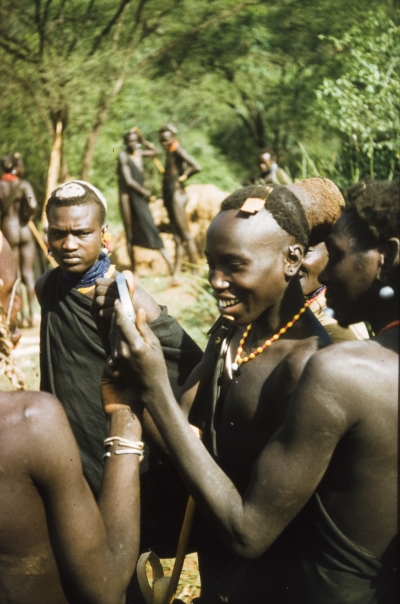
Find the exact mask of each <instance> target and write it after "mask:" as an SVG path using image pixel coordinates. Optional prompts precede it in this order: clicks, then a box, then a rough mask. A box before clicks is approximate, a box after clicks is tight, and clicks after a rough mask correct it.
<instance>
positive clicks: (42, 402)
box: [0, 391, 64, 430]
mask: <svg viewBox="0 0 400 604" xmlns="http://www.w3.org/2000/svg"><path fill="white" fill-rule="evenodd" d="M63 415H64V410H63V408H62V405H61V404H60V402H59V401H58V400H57V399H56V397H55V396H53V395H52V394H49V393H47V392H36V391H35V392H33V391H32V392H29V391H28V392H0V418H1V420H2V421H1V424H0V426H1V429H2V430H4V429H6V430H7V429H9V427H10V426H13V427H18V425H21V424H22V423H23V422H27V423H28V424H29V423H35V422H40V424H41V426H43V427H45V426H49V425H53V423H54V421H55V419H56V418H57V417H61V416H63Z"/></svg>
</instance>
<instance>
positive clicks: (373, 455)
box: [318, 334, 398, 556]
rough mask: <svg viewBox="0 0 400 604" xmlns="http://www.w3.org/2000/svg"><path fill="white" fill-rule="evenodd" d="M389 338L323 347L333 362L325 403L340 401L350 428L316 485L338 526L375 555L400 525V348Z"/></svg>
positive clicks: (379, 553) (378, 553) (384, 547)
mask: <svg viewBox="0 0 400 604" xmlns="http://www.w3.org/2000/svg"><path fill="white" fill-rule="evenodd" d="M388 338H390V335H388V336H386V334H385V336H384V335H382V336H381V337H380V338H379V339H375V340H372V341H365V342H356V341H355V342H348V343H344V344H340V345H337V346H335V347H334V348H333V349H332V350H329V351H325V357H326V361H327V362H329V363H330V367H331V371H330V382H329V385H327V392H326V403H327V404H329V402H330V400H331V399H333V398H334V399H335V400H336V401H338V402H339V405H340V406H341V407H342V408H343V411H344V412H345V413H346V414H347V415H348V421H349V422H350V423H351V428H350V429H349V430H348V432H347V433H346V435H345V436H344V437H343V438H342V440H341V441H339V443H338V445H337V447H336V449H335V451H334V453H333V456H332V459H331V463H330V464H329V467H328V470H327V472H326V474H325V476H324V478H323V480H322V482H321V484H320V486H319V488H318V492H319V494H320V496H321V500H322V502H323V504H324V506H325V508H326V510H327V512H328V513H329V515H330V516H331V518H332V520H333V521H334V522H335V524H336V525H337V526H338V528H339V529H340V530H341V531H342V532H343V533H344V534H345V535H346V536H347V537H349V538H350V539H352V540H353V541H355V542H356V543H357V544H358V545H361V546H362V547H364V548H366V549H367V550H369V551H370V552H372V553H373V554H375V555H377V556H381V555H382V554H383V552H384V551H385V549H386V547H387V546H388V545H389V543H390V541H391V539H392V538H393V537H394V535H395V534H396V530H397V529H396V518H397V465H398V450H397V449H398V446H397V445H398V443H397V439H398V351H397V350H395V349H394V348H393V346H391V347H388V343H389V342H388ZM321 394H322V395H323V393H321ZM365 527H368V530H365Z"/></svg>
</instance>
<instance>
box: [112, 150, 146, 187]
mask: <svg viewBox="0 0 400 604" xmlns="http://www.w3.org/2000/svg"><path fill="white" fill-rule="evenodd" d="M118 160H119V163H120V164H121V172H122V175H123V177H124V180H125V184H126V185H127V186H128V187H129V188H130V189H133V190H134V191H137V192H138V193H140V194H141V195H143V197H150V191H148V190H147V189H145V188H144V187H142V185H141V184H140V183H138V181H137V180H135V179H134V178H132V174H131V171H130V168H129V165H128V156H127V154H126V152H125V151H122V152H121V153H120V155H119V158H118Z"/></svg>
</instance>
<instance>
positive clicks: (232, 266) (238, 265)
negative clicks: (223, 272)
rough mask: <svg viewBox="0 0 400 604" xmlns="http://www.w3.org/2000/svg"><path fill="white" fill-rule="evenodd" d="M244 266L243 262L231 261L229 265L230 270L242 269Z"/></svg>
mask: <svg viewBox="0 0 400 604" xmlns="http://www.w3.org/2000/svg"><path fill="white" fill-rule="evenodd" d="M242 267H243V263H242V262H230V263H229V265H228V269H229V270H230V271H233V272H234V271H240V269H241V268H242Z"/></svg>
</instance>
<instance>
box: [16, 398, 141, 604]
mask: <svg viewBox="0 0 400 604" xmlns="http://www.w3.org/2000/svg"><path fill="white" fill-rule="evenodd" d="M108 400H109V401H110V395H109V396H108ZM25 418H26V419H25V421H24V434H22V435H21V439H20V442H21V443H26V447H27V453H26V454H27V459H29V467H28V471H29V474H30V476H31V478H32V480H33V482H34V484H35V485H36V486H37V487H38V489H39V492H40V493H41V495H42V497H43V501H44V505H45V508H46V515H47V520H48V523H49V533H50V536H51V540H52V544H53V548H54V553H55V557H56V559H57V561H58V563H59V565H60V567H61V568H62V570H63V571H64V572H65V574H66V576H67V577H68V585H71V587H72V589H73V591H74V593H75V595H76V597H79V598H82V599H84V601H85V602H93V603H96V604H101V603H104V604H113V603H115V604H121V602H122V601H123V595H124V592H125V590H126V587H127V585H128V583H129V580H130V577H131V576H132V574H133V572H134V569H135V564H136V561H137V556H138V545H139V516H140V506H139V458H138V455H136V454H128V455H114V454H112V455H111V457H109V458H108V459H107V460H106V463H105V471H104V477H103V482H102V486H101V492H100V497H99V502H98V506H97V505H96V502H95V500H94V497H93V495H92V492H91V491H90V488H89V486H88V484H87V482H86V480H85V479H84V477H83V474H82V464H81V460H80V455H79V450H78V447H77V445H76V442H75V439H74V437H73V435H72V432H71V429H70V426H69V423H68V420H67V418H66V416H65V413H64V410H63V408H62V406H61V405H60V404H59V403H58V401H57V400H56V399H55V398H54V397H52V396H51V395H46V394H44V393H40V394H39V393H38V394H36V395H34V397H33V400H32V403H31V404H30V405H29V407H28V410H27V413H26V414H25ZM109 435H110V436H120V437H123V438H126V439H129V440H131V441H140V440H141V427H140V423H139V422H138V420H137V418H136V417H135V416H134V414H133V413H132V412H131V410H130V409H128V408H127V407H125V406H121V405H118V404H117V405H115V410H114V411H113V412H112V413H111V414H110V428H109ZM115 448H116V447H115V446H114V447H111V449H110V450H111V451H113V450H114V449H115Z"/></svg>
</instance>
